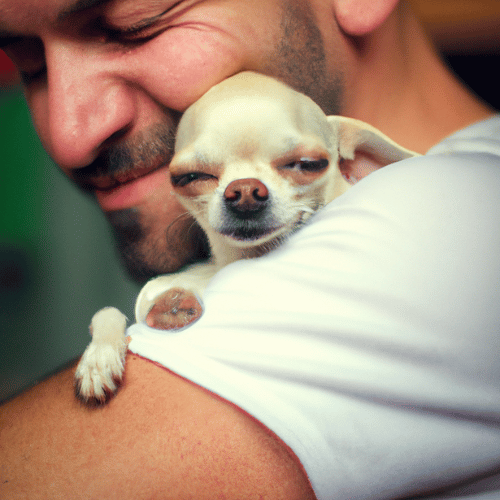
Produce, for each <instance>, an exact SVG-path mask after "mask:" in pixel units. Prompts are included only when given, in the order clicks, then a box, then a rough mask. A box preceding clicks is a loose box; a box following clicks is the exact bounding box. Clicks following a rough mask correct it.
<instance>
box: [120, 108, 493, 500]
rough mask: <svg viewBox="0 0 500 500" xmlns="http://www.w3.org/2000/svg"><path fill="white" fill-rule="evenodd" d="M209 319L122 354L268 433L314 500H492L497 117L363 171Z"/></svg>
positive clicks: (138, 340) (135, 338)
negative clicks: (300, 470) (299, 468)
mask: <svg viewBox="0 0 500 500" xmlns="http://www.w3.org/2000/svg"><path fill="white" fill-rule="evenodd" d="M204 306H205V312H204V314H203V316H202V318H201V319H200V320H199V321H198V322H197V323H195V324H194V325H193V326H191V327H190V328H188V329H186V330H184V331H180V332H174V333H173V332H162V331H158V330H153V329H150V328H148V327H147V326H145V325H142V324H141V325H133V326H131V327H130V328H129V330H128V333H129V334H130V335H131V336H132V342H131V344H130V346H129V347H130V350H131V351H133V352H135V353H137V354H139V355H141V356H144V357H146V358H149V359H151V360H153V361H156V362H158V363H160V364H162V365H164V366H165V367H168V368H169V369H171V370H172V371H174V372H176V373H178V374H179V375H181V376H183V377H185V378H187V379H189V380H191V381H193V382H195V383H196V384H199V385H200V386H203V387H205V388H207V389H209V390H210V391H213V392H214V393H216V394H218V395H220V396H222V397H223V398H225V399H227V400H229V401H231V402H233V403H234V404H236V405H238V406H239V407H241V408H242V409H243V410H245V411H246V412H248V413H249V414H251V415H253V416H254V417H255V418H256V419H258V420H259V421H261V422H262V423H263V424H265V425H266V426H267V427H268V428H269V429H271V430H272V431H273V432H275V433H276V434H277V435H278V436H279V437H280V438H281V439H282V440H283V441H284V442H285V443H286V444H287V445H288V446H290V447H291V448H292V449H293V451H294V452H295V454H296V455H297V456H298V458H299V459H300V461H301V463H302V465H303V466H304V468H305V470H306V472H307V474H308V476H309V479H310V481H311V484H312V486H313V488H314V491H315V493H316V495H317V497H318V499H319V500H327V499H336V500H342V499H345V500H347V499H349V500H352V499H356V500H363V499H370V500H372V499H392V498H411V497H413V496H416V495H418V494H423V493H426V492H429V494H431V493H432V495H431V497H432V498H456V499H461V500H464V499H465V498H474V499H477V500H479V499H481V500H486V499H493V498H494V499H498V498H500V474H499V471H500V355H499V353H500V116H498V117H495V118H492V119H490V120H487V121H484V122H481V123H478V124H476V125H473V126H471V127H469V128H467V129H465V130H463V131H461V132H459V133H457V134H454V135H453V136H451V137H450V138H448V139H447V140H445V141H443V142H442V143H441V144H439V145H437V146H436V147H434V148H433V149H432V150H431V151H430V152H429V153H428V154H427V155H425V156H422V157H418V158H412V159H409V160H405V161H402V162H399V163H397V164H393V165H389V166H387V167H384V168H383V169H381V170H378V171H377V172H375V173H372V174H370V175H369V176H368V177H366V178H364V179H363V180H362V181H360V182H359V183H358V184H356V185H355V186H354V187H353V188H352V189H350V190H349V191H348V192H347V193H345V194H344V195H342V196H341V197H340V198H337V199H336V200H335V201H333V202H332V203H330V204H329V205H328V206H327V207H326V208H324V209H323V210H321V211H320V212H319V213H318V214H317V215H316V216H315V217H314V218H313V221H312V222H311V223H310V224H309V225H307V226H306V227H305V228H303V229H302V230H301V231H299V232H298V233H296V234H295V235H294V236H293V237H291V238H290V240H289V241H288V242H287V243H286V244H284V245H283V246H282V247H280V248H279V249H277V250H276V251H274V252H272V253H270V254H268V255H266V256H265V257H262V258H259V259H255V260H250V261H240V262H236V263H234V264H231V265H230V266H228V267H226V268H225V269H223V270H222V271H221V272H220V273H219V274H218V275H217V276H216V277H215V278H214V280H213V281H212V283H211V284H210V285H209V287H208V288H207V290H206V293H205V296H204ZM495 474H496V475H495ZM469 482H471V483H472V484H468V485H467V486H463V487H460V484H462V483H469ZM441 488H444V489H445V491H446V492H445V493H443V492H441V493H440V494H438V493H437V492H436V491H437V490H439V489H441Z"/></svg>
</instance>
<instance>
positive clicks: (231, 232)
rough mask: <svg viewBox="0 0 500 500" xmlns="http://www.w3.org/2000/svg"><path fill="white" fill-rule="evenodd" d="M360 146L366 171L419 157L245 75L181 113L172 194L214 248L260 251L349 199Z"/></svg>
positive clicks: (274, 84)
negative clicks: (369, 163) (370, 165)
mask: <svg viewBox="0 0 500 500" xmlns="http://www.w3.org/2000/svg"><path fill="white" fill-rule="evenodd" d="M363 144H364V145H365V147H364V149H365V152H366V154H365V155H364V157H363V159H364V161H365V162H366V159H367V158H370V159H374V160H375V161H376V162H378V163H380V165H383V164H387V163H390V162H391V161H397V160H400V159H402V158H406V157H408V156H412V153H411V152H408V151H407V150H404V149H403V148H400V147H399V146H397V145H396V144H395V143H393V142H392V141H390V140H389V139H388V138H386V137H385V136H383V135H382V134H380V133H379V132H378V131H377V130H376V129H373V128H372V127H370V126H368V125H366V124H364V123H362V122H358V121H356V120H350V119H347V118H342V117H327V116H325V114H324V113H323V112H322V111H321V109H320V108H319V107H318V106H317V105H316V104H315V103H314V102H313V101H312V100H311V99H309V98H308V97H306V96H305V95H303V94H300V93H298V92H296V91H294V90H292V89H291V88H289V87H287V86H285V85H283V84H282V83H280V82H278V81H276V80H274V79H271V78H269V77H266V76H263V75H259V74H256V73H251V72H245V73H240V74H238V75H236V76H233V77H231V78H229V79H227V80H224V81H223V82H221V83H220V84H218V85H216V86H215V87H213V88H212V89H211V90H209V91H208V92H207V93H206V94H205V95H204V96H202V97H201V98H200V99H199V100H198V101H197V102H196V103H194V104H193V105H192V106H191V107H190V108H189V109H188V110H187V111H186V112H185V113H184V115H183V117H182V120H181V122H180V124H179V128H178V132H177V138H176V154H175V156H174V158H173V160H172V162H171V164H170V174H171V179H172V185H173V187H174V190H175V192H176V194H177V195H178V197H179V199H180V201H181V202H182V203H183V205H184V206H185V207H186V208H187V209H188V210H189V212H190V213H191V214H192V215H193V216H194V217H195V218H196V220H197V221H198V223H199V224H200V226H201V227H202V228H203V229H204V230H205V232H206V233H207V236H208V238H209V239H210V241H211V243H212V244H213V242H214V240H219V241H220V240H221V238H222V239H223V240H224V241H225V243H226V244H230V245H232V246H239V247H255V246H259V245H262V244H264V243H266V242H269V241H270V240H274V239H276V238H280V237H282V236H284V235H287V234H289V233H290V232H291V231H293V230H294V229H296V228H297V227H299V226H300V225H301V224H302V223H303V222H304V221H305V220H307V219H308V218H309V217H310V215H311V214H312V213H314V212H315V211H316V210H318V209H319V208H321V207H322V206H324V205H325V204H326V203H328V202H329V201H331V200H332V199H333V198H335V197H336V196H338V195H340V194H342V193H343V192H344V191H346V190H347V189H348V188H349V186H350V183H349V180H350V172H351V171H352V162H353V161H355V158H356V151H357V150H358V149H359V148H360V147H363ZM377 157H380V159H381V161H379V160H378V159H377ZM341 159H345V161H344V162H342V165H343V167H342V168H339V164H340V160H341ZM380 165H379V166H380Z"/></svg>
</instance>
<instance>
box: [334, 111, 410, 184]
mask: <svg viewBox="0 0 500 500" xmlns="http://www.w3.org/2000/svg"><path fill="white" fill-rule="evenodd" d="M328 122H329V124H330V127H331V130H332V134H333V136H334V137H337V141H338V151H339V156H340V157H339V168H340V171H341V172H342V175H343V176H344V178H345V179H346V180H347V181H348V182H350V183H351V184H354V183H355V182H356V181H358V180H360V179H362V178H363V177H365V176H367V175H368V174H369V173H371V172H373V171H374V170H377V169H379V168H381V167H385V166H386V165H389V164H390V163H394V162H396V161H401V160H405V159H407V158H412V157H413V156H420V155H419V154H418V153H415V152H414V151H410V150H409V149H406V148H404V147H402V146H400V145H399V144H397V143H396V142H394V141H393V140H392V139H390V138H389V137H387V136H386V135H385V134H383V133H382V132H380V131H379V130H377V129H376V128H375V127H372V126H371V125H369V124H368V123H365V122H362V121H361V120H355V119H353V118H346V117H344V116H329V117H328Z"/></svg>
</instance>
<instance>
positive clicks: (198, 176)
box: [170, 172, 215, 187]
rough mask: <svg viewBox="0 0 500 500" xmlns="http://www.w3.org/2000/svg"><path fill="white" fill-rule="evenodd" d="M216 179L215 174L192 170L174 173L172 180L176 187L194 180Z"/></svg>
mask: <svg viewBox="0 0 500 500" xmlns="http://www.w3.org/2000/svg"><path fill="white" fill-rule="evenodd" d="M209 179H215V177H214V176H213V175H210V174H205V173H203V172H190V173H188V174H181V175H172V176H171V177H170V180H171V182H172V186H174V187H184V186H187V185H188V184H190V183H191V182H194V181H200V180H202V181H203V180H209Z"/></svg>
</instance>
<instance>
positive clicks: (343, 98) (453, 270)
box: [0, 0, 500, 499]
mask: <svg viewBox="0 0 500 500" xmlns="http://www.w3.org/2000/svg"><path fill="white" fill-rule="evenodd" d="M0 12H1V14H0V34H1V35H2V38H3V39H4V42H5V49H6V50H7V53H8V54H9V55H10V56H11V58H12V59H13V61H14V62H15V63H16V64H17V66H18V68H19V69H20V71H21V73H22V75H23V79H24V84H25V88H26V98H27V101H28V104H29V106H30V108H31V110H32V114H33V119H34V123H35V126H36V128H37V131H38V133H39V135H40V137H41V139H42V141H43V144H44V146H45V147H46V149H47V151H48V152H49V153H50V155H51V156H52V157H53V159H54V160H55V161H56V163H58V164H59V165H60V167H61V168H62V169H63V171H64V172H66V173H67V175H68V176H69V177H71V178H72V179H73V180H74V181H75V182H77V183H78V184H79V185H81V186H82V187H84V188H85V189H87V190H90V191H92V192H94V194H95V196H96V199H97V201H98V203H99V204H100V206H101V208H102V209H103V210H104V211H105V213H106V214H107V216H108V217H109V220H110V223H111V224H112V225H113V226H114V228H115V230H116V233H117V235H118V239H119V245H120V248H121V251H122V255H123V259H124V262H125V264H126V265H127V267H128V269H129V270H130V271H131V273H132V274H134V275H135V276H136V277H137V278H138V279H144V278H148V277H150V276H153V275H155V274H158V273H164V272H171V271H175V270H176V269H178V268H179V267H180V266H182V265H183V264H184V263H186V262H190V261H192V260H195V259H196V258H198V257H199V255H200V254H203V252H204V249H203V245H200V244H199V242H200V236H199V235H198V234H197V233H196V232H195V231H193V230H192V226H191V220H189V219H188V218H186V217H185V216H184V215H183V211H182V209H181V208H180V207H179V206H178V205H177V203H176V202H175V200H174V198H173V196H172V194H171V189H170V186H169V184H168V175H167V169H168V162H169V159H170V158H171V154H172V141H173V136H174V132H175V126H176V123H177V122H178V119H179V116H180V115H181V114H182V112H183V111H184V110H185V109H186V108H187V107H188V106H189V105H190V104H191V103H192V102H194V101H195V100H196V99H197V98H198V97H200V96H201V95H202V94H203V93H204V92H205V91H207V90H208V89H209V88H210V87H211V86H212V85H214V84H215V83H217V82H219V81H221V80H222V79H224V78H226V77H228V76H230V75H232V74H235V73H237V72H239V71H242V70H255V71H260V72H262V73H266V74H269V75H272V76H275V77H278V78H280V79H282V80H283V81H285V82H287V83H288V84H290V85H291V86H293V87H294V88H296V89H298V90H300V91H303V92H305V93H306V94H308V95H309V96H310V97H312V98H313V99H314V100H316V101H317V102H318V103H319V104H320V106H321V107H322V108H323V109H324V110H325V112H326V113H328V114H336V113H337V114H345V115H347V116H352V117H354V118H359V119H362V120H365V121H367V122H369V123H371V124H372V125H374V126H376V127H378V128H380V129H381V130H382V131H383V132H385V133H386V134H387V135H389V136H390V137H391V138H393V139H394V140H395V141H397V142H399V143H401V144H402V145H403V146H405V147H407V148H410V149H413V150H416V151H419V152H421V153H425V152H426V151H427V150H428V149H429V148H431V147H432V146H434V145H435V144H437V143H438V142H439V141H441V140H442V139H444V138H445V137H446V136H448V135H449V134H452V133H454V132H456V131H457V130H460V129H463V128H464V127H467V126H469V125H471V124H474V123H476V122H479V121H480V120H485V119H488V118H491V117H492V115H493V113H492V110H491V109H489V108H488V107H487V106H486V105H485V104H484V103H481V102H479V101H478V100H477V99H476V98H475V97H474V96H472V95H471V94H469V93H468V92H467V90H465V89H464V88H463V87H462V86H461V84H460V83H458V81H457V80H456V79H455V78H454V77H453V76H452V75H451V74H450V73H449V72H448V71H447V69H446V68H445V67H444V66H443V65H442V63H441V62H440V61H439V59H438V58H437V56H436V55H435V53H434V51H433V49H432V47H431V45H430V44H429V42H428V40H427V39H426V37H425V35H424V33H423V32H422V30H421V27H420V26H419V24H418V22H417V21H416V19H415V18H414V16H413V14H412V12H411V11H410V9H409V8H408V7H407V5H406V4H404V3H398V2H397V0H303V1H295V0H255V1H252V2H248V1H247V0H232V1H231V2H227V1H226V2H220V1H214V0H201V1H200V0H197V1H194V0H193V1H191V0H181V1H174V0H163V1H161V2H159V1H150V0H140V1H138V0H114V1H113V0H79V1H76V2H75V1H73V0H42V1H40V0H36V1H35V0H23V1H22V2H19V0H0ZM476 127H477V126H476ZM495 127H496V129H495ZM490 130H497V131H498V118H493V119H490V121H486V122H484V123H483V124H480V125H479V129H477V128H475V129H474V128H473V129H472V131H473V132H472V139H473V141H472V142H474V137H475V135H474V134H476V135H477V136H478V137H483V135H485V136H487V137H486V139H485V140H481V141H479V139H478V140H476V142H475V144H476V143H478V144H479V142H480V148H479V149H480V150H481V151H483V150H486V149H487V148H488V147H489V148H490V149H489V150H488V151H485V154H483V155H482V156H481V159H482V160H484V162H486V163H488V162H489V163H488V165H489V166H491V165H493V166H498V161H499V160H498V157H499V153H498V145H496V143H495V141H494V134H493V133H492V132H491V131H490ZM469 139H470V133H469V132H466V133H464V134H462V135H460V134H459V136H457V138H456V141H455V143H453V144H450V143H447V142H445V143H443V144H444V146H442V147H441V149H439V147H438V149H436V150H435V155H436V158H437V157H438V156H439V161H440V162H441V163H443V164H445V165H443V166H442V168H441V167H440V168H438V169H437V170H436V169H433V168H431V165H432V161H430V160H428V159H427V157H424V158H423V159H417V160H415V161H413V160H411V162H413V163H411V162H410V163H408V164H407V166H403V165H401V167H399V166H398V165H395V166H394V167H393V168H391V167H387V170H386V169H382V170H381V171H380V172H376V173H373V174H372V175H370V176H369V177H367V178H366V179H364V180H363V182H361V183H359V184H358V185H357V186H355V187H354V188H353V189H352V190H350V191H349V192H348V193H347V195H344V196H345V198H344V196H343V197H341V198H339V200H338V202H336V203H333V204H331V205H332V206H331V207H329V208H328V209H325V211H324V213H322V214H320V215H319V217H317V219H316V221H315V222H314V223H313V224H311V225H310V226H309V227H307V228H306V229H304V231H301V232H300V233H299V234H297V235H296V238H295V239H292V241H291V242H290V244H289V245H286V247H285V248H284V249H283V251H282V252H281V251H280V252H276V253H275V254H272V255H270V256H269V258H264V259H260V260H259V261H258V262H251V263H248V262H244V263H238V264H237V265H235V266H233V268H232V269H231V270H230V272H228V273H224V274H223V275H222V276H221V278H220V279H219V281H217V282H216V284H214V287H213V289H212V291H207V297H206V311H205V315H204V317H203V318H202V320H200V322H199V323H197V324H196V325H194V326H193V327H192V328H190V329H189V330H188V331H187V332H186V333H185V335H184V336H179V337H175V339H172V338H167V339H163V338H162V339H160V340H158V338H157V337H155V334H154V332H151V331H145V330H144V329H141V327H138V328H136V330H135V331H133V332H132V336H133V339H134V340H133V344H132V345H134V343H135V345H136V346H138V347H137V349H136V350H135V352H139V353H140V354H141V355H142V357H141V356H137V355H129V356H128V360H127V372H126V380H125V384H124V387H123V388H122V389H121V391H120V392H119V394H118V396H117V397H116V398H115V399H114V400H112V401H111V403H110V404H109V405H108V406H106V407H104V408H102V409H98V410H89V409H86V408H83V407H81V406H80V405H79V404H78V403H77V402H76V401H75V400H74V398H73V396H72V372H73V369H69V370H66V371H63V372H61V373H60V374H58V375H56V376H55V377H53V378H51V379H49V380H47V381H45V382H43V383H42V384H40V385H39V386H37V387H35V388H34V389H32V390H31V391H29V392H27V393H25V394H24V395H22V396H20V397H19V398H17V399H14V400H13V401H11V402H10V403H8V404H7V405H6V406H5V407H4V408H3V410H2V427H1V430H2V437H1V441H0V446H2V452H1V453H2V460H1V463H2V468H1V471H2V478H1V483H0V484H1V486H0V488H1V489H0V492H1V494H0V496H1V497H2V498H30V499H34V498H134V499H137V498H155V499H156V498H175V499H180V498H197V499H199V498H259V497H261V498H286V499H293V498H315V495H316V497H317V498H320V499H323V498H357V499H360V498H409V497H413V496H418V495H423V494H429V495H431V494H432V495H435V496H436V498H437V497H438V495H439V494H441V493H443V491H444V493H443V495H445V496H447V497H450V496H451V497H453V496H455V497H457V498H458V497H459V496H462V495H465V494H470V495H472V494H474V493H476V492H480V493H482V494H484V495H488V493H487V492H488V491H492V492H493V493H492V495H495V494H498V482H497V483H496V486H495V476H494V471H495V470H498V468H499V467H500V462H499V460H498V449H500V437H499V429H498V421H499V411H500V410H499V408H498V401H499V400H500V398H498V397H497V396H498V368H496V367H497V366H498V354H497V353H498V345H497V346H495V345H494V342H495V339H496V338H497V337H498V335H497V332H498V324H499V322H498V314H497V313H494V312H492V311H493V309H494V304H495V300H497V299H498V291H495V290H496V289H497V288H498V287H497V285H496V283H497V282H498V277H499V276H498V274H499V269H498V265H497V264H496V262H495V261H492V260H491V255H489V254H487V251H488V249H492V250H491V251H497V250H498V245H499V241H498V236H497V235H496V231H495V230H493V231H488V230H487V228H488V224H487V223H488V220H487V217H492V218H493V220H494V217H495V216H496V215H499V214H498V212H499V209H498V203H496V202H495V200H496V199H497V194H498V188H499V186H498V174H496V171H497V169H495V168H489V167H488V168H486V169H485V170H483V169H480V167H477V169H479V170H476V171H477V172H479V173H478V175H477V176H478V177H479V178H480V179H481V182H482V183H481V184H480V185H476V184H475V175H474V174H471V172H470V170H467V168H465V167H464V168H460V169H459V168H458V167H456V170H454V168H455V167H453V168H452V167H451V166H450V165H448V164H447V163H446V161H447V160H446V154H445V153H446V152H448V153H449V152H450V151H454V148H455V149H456V148H457V147H458V148H459V146H460V144H461V141H462V142H463V141H465V142H466V143H467V144H468V142H467V141H468V140H469ZM457 144H458V146H457ZM485 144H488V145H489V146H485ZM467 147H468V146H467ZM446 148H448V149H446ZM481 148H483V149H481ZM476 149H477V148H476ZM486 153H487V154H486ZM455 156H456V157H457V158H458V159H456V158H455V157H454V156H453V157H452V159H453V160H454V161H455V160H456V161H457V162H458V163H459V162H460V161H465V160H464V158H463V156H464V155H463V154H462V153H458V154H456V155H455ZM429 158H431V157H429ZM431 160H432V158H431ZM467 161H469V163H471V164H473V165H476V164H477V163H478V160H477V158H476V157H475V156H474V157H472V156H470V155H469V156H467ZM495 162H496V163H495ZM479 164H480V165H481V162H479ZM490 164H491V165H490ZM405 165H406V163H405ZM455 171H456V172H457V174H456V175H455V174H454V172H455ZM368 173H369V172H366V171H363V170H362V169H360V170H359V171H358V172H355V176H356V177H357V178H358V179H361V178H362V177H364V176H366V174H368ZM456 178H458V180H457V181H455V179H456ZM441 203H442V204H441ZM482 203H484V210H481V207H482V205H481V204H482ZM469 213H471V214H473V215H472V216H470V217H467V214H469ZM333 215H335V217H333ZM332 221H333V222H332ZM489 223H491V219H490V220H489ZM326 224H327V226H325V225H326ZM325 228H326V229H325ZM353 228H354V229H353ZM486 235H488V236H486ZM468 245H471V249H472V250H471V252H468V251H466V247H467V246H468ZM330 251H332V252H333V254H330V253H329V252H330ZM485 261H488V262H490V261H491V264H489V265H488V266H487V267H485V264H484V263H485ZM250 266H252V267H250ZM332 266H333V267H332ZM481 266H483V267H481ZM450 276H453V277H455V276H456V279H453V280H452V279H450ZM241 294H243V295H241ZM476 297H477V298H476ZM312 301H314V303H313V302H312ZM469 307H470V310H469ZM470 318H473V319H474V321H476V322H479V323H478V324H479V327H478V332H477V334H476V333H475V330H474V335H473V337H474V339H472V340H471V338H469V337H470V336H471V335H469V332H470V331H472V330H471V329H472V326H471V325H469V323H468V321H470ZM259 322H260V323H259ZM442 323H446V325H445V326H444V327H443V326H442ZM325 325H328V330H326V329H325ZM245 329H247V330H245ZM226 334H227V335H226ZM247 334H248V337H247ZM185 338H188V339H189V340H188V342H191V343H187V344H183V342H184V340H183V339H185ZM176 339H178V340H176ZM246 339H248V340H246ZM496 342H498V341H496ZM165 343H166V344H168V349H166V350H167V351H168V352H171V353H172V359H170V358H169V354H168V352H167V354H165V353H163V346H164V344H165ZM311 346H312V347H311ZM456 346H457V347H456ZM160 351H161V352H160ZM158 352H160V353H159V354H158ZM157 354H158V356H157ZM184 354H185V357H183V355H184ZM309 354H311V356H310V357H309ZM466 354H467V355H466ZM144 357H146V358H149V359H153V360H154V361H157V362H158V363H161V364H163V365H164V366H166V368H168V369H171V370H173V371H168V370H167V369H164V368H162V367H160V366H158V365H157V364H153V363H151V362H150V361H149V360H148V359H145V358H144ZM156 358H158V359H156ZM166 358H168V359H166ZM165 359H166V360H165ZM178 374H179V375H180V376H179V375H178ZM181 377H185V378H181ZM189 380H191V381H192V382H190V381H189ZM193 382H194V383H193ZM202 385H203V386H204V387H206V388H207V389H208V390H205V389H203V388H201V386H202ZM497 479H498V476H497ZM462 483H471V484H472V486H470V487H469V489H467V487H464V488H465V489H462V490H460V487H461V485H462ZM495 491H496V492H497V493H495ZM481 498H490V497H487V496H484V497H481ZM491 498H494V496H491Z"/></svg>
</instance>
